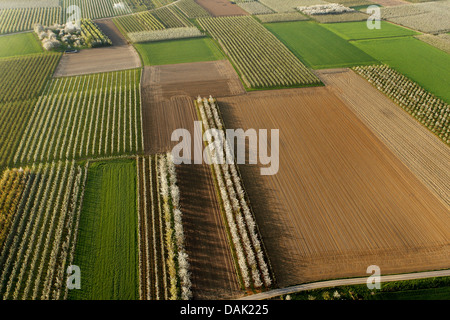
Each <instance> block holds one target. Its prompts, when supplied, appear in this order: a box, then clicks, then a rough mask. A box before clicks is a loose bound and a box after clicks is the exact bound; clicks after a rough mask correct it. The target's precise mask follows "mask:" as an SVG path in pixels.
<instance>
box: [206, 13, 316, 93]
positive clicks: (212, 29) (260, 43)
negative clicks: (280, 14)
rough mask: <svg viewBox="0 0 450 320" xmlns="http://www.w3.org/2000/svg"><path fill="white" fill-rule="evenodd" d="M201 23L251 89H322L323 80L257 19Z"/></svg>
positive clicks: (231, 19)
mask: <svg viewBox="0 0 450 320" xmlns="http://www.w3.org/2000/svg"><path fill="white" fill-rule="evenodd" d="M198 22H199V24H200V25H201V26H202V27H203V28H204V29H206V31H207V32H209V33H210V34H211V35H212V36H213V38H214V39H216V40H217V41H218V42H219V43H220V45H221V46H222V48H223V50H224V51H225V53H226V54H227V55H228V56H229V58H230V60H231V61H232V62H233V64H234V66H235V67H236V69H237V70H238V72H240V75H241V77H242V80H243V81H244V83H245V84H246V86H247V87H248V88H271V87H292V86H314V85H320V80H319V79H318V78H317V77H316V76H315V75H314V74H313V73H312V72H311V71H310V70H309V69H308V68H306V67H305V66H304V65H303V63H301V62H300V60H298V59H297V58H296V57H295V56H294V55H293V54H292V52H290V51H289V50H288V48H286V47H285V46H284V45H283V44H282V43H281V42H280V41H279V40H278V39H277V38H276V37H275V36H274V35H273V34H271V33H270V32H269V31H267V29H265V28H264V27H263V26H262V25H261V24H260V23H258V22H257V21H256V20H255V19H254V18H252V17H222V18H203V19H198ZM256 53H257V54H256Z"/></svg>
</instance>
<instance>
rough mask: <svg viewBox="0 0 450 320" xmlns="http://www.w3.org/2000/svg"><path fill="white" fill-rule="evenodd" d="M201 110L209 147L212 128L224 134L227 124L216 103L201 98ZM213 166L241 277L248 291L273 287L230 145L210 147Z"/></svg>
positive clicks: (199, 108) (210, 99)
mask: <svg viewBox="0 0 450 320" xmlns="http://www.w3.org/2000/svg"><path fill="white" fill-rule="evenodd" d="M195 103H196V106H197V108H198V110H199V113H200V116H201V120H202V123H203V128H204V130H205V131H206V139H207V141H208V144H209V146H211V145H212V142H213V137H212V135H211V134H210V132H209V131H208V130H209V129H217V130H219V131H220V132H222V133H223V135H224V136H225V131H224V124H223V121H222V118H221V116H220V114H219V109H218V107H217V105H216V101H215V100H214V99H213V98H212V97H210V98H209V99H206V98H205V99H202V98H200V97H199V98H198V99H197V101H196V102H195ZM207 150H208V152H209V156H210V160H211V161H210V162H211V163H212V171H213V176H214V179H215V180H216V182H217V186H218V191H219V196H220V201H221V206H222V208H223V212H224V215H225V221H226V224H227V229H228V232H229V238H230V240H231V241H230V244H231V248H232V251H233V253H234V256H235V261H236V264H237V269H238V274H239V275H240V279H241V280H242V281H243V284H244V286H245V288H252V287H253V288H261V287H263V286H265V287H270V286H271V284H272V279H271V275H270V271H269V265H268V263H267V261H268V260H267V259H266V257H265V255H264V250H263V247H262V243H261V241H260V237H259V233H258V229H257V226H256V223H255V219H254V217H253V214H252V212H251V209H250V205H249V202H248V199H247V197H246V194H245V191H244V187H243V184H242V180H241V177H240V174H239V172H238V168H237V166H236V165H235V164H234V157H233V155H232V151H231V149H230V147H229V145H228V144H227V143H224V144H223V150H221V149H220V148H219V149H216V148H207ZM222 155H223V156H224V157H226V159H233V161H232V162H233V163H230V161H227V163H225V164H219V163H221V161H220V159H219V157H221V156H222Z"/></svg>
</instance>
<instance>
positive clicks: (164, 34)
mask: <svg viewBox="0 0 450 320" xmlns="http://www.w3.org/2000/svg"><path fill="white" fill-rule="evenodd" d="M128 37H129V38H130V40H131V41H132V42H135V43H139V42H152V41H163V40H172V39H187V38H199V37H204V34H203V33H202V32H201V31H200V30H198V29H197V28H196V27H184V28H170V29H163V30H156V31H142V32H132V33H129V34H128Z"/></svg>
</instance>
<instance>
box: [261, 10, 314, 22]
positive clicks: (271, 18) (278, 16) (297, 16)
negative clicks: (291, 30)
mask: <svg viewBox="0 0 450 320" xmlns="http://www.w3.org/2000/svg"><path fill="white" fill-rule="evenodd" d="M256 17H257V18H258V19H259V21H261V22H262V23H273V22H286V21H302V20H308V19H309V18H307V17H306V16H304V15H302V14H301V13H300V12H286V13H271V14H261V15H257V16H256Z"/></svg>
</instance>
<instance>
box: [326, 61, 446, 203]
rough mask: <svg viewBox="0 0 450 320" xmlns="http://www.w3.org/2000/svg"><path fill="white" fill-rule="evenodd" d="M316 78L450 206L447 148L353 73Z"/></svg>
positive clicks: (328, 72)
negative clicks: (337, 96) (337, 95)
mask: <svg viewBox="0 0 450 320" xmlns="http://www.w3.org/2000/svg"><path fill="white" fill-rule="evenodd" d="M319 75H320V77H321V78H322V79H323V80H324V82H325V84H326V85H327V86H328V87H329V88H330V89H331V90H333V91H334V92H336V93H338V94H339V96H340V98H341V99H343V101H345V102H346V104H347V105H348V106H349V108H351V109H352V110H353V112H355V114H356V115H357V116H358V117H359V118H360V119H361V120H362V121H364V123H365V124H366V125H367V126H368V127H369V128H370V129H371V130H372V132H374V133H375V134H376V135H377V137H378V138H379V139H380V140H381V141H383V143H384V144H385V145H386V146H387V147H388V148H389V149H390V150H391V151H392V152H393V153H394V154H395V155H396V156H397V157H398V158H399V159H401V160H402V162H403V163H404V164H405V165H406V166H407V167H408V168H409V169H410V170H411V172H413V173H414V174H415V175H416V176H417V177H418V178H419V179H420V180H421V181H422V182H423V183H424V184H425V185H426V186H427V187H428V188H429V189H430V190H432V192H434V193H435V194H436V196H437V197H438V198H439V199H441V200H442V201H443V203H445V204H446V205H447V206H449V207H450V171H449V170H448V164H449V163H450V149H449V148H448V146H447V145H445V143H443V142H442V141H440V140H439V138H438V137H436V136H435V135H434V134H433V133H432V132H430V131H429V130H428V129H427V128H426V127H425V126H423V125H422V124H421V123H420V122H419V121H417V120H416V119H414V118H413V117H412V116H411V115H410V114H408V113H407V112H405V111H404V110H403V109H402V108H400V106H398V105H397V104H395V103H394V102H393V101H392V100H391V99H389V98H388V97H386V96H385V95H384V94H383V93H381V92H379V91H378V90H376V89H375V88H374V87H373V85H372V84H370V83H369V82H367V81H366V80H365V79H364V78H363V77H360V76H359V75H357V74H356V73H354V72H352V71H350V70H348V69H342V70H335V69H333V70H323V71H319ZM354 88H358V90H355V89H354Z"/></svg>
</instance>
